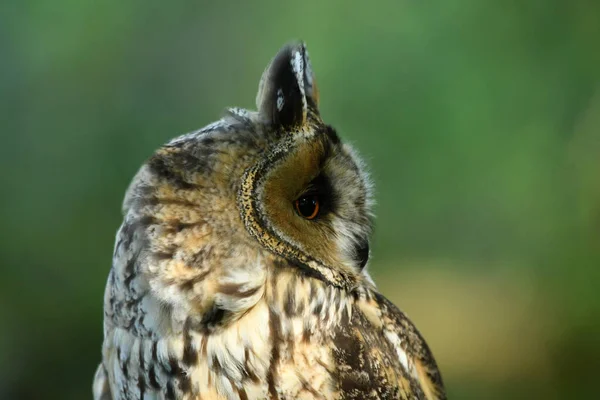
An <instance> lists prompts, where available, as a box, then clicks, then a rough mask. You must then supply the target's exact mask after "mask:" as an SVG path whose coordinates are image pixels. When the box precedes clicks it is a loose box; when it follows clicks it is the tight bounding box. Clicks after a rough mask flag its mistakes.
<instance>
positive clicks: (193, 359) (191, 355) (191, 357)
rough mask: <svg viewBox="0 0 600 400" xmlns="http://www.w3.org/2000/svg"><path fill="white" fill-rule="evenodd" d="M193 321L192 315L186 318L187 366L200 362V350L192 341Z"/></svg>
mask: <svg viewBox="0 0 600 400" xmlns="http://www.w3.org/2000/svg"><path fill="white" fill-rule="evenodd" d="M191 329H192V321H191V319H190V317H188V318H186V320H185V323H184V324H183V360H182V361H183V363H184V364H185V365H186V366H187V367H190V366H193V365H196V364H197V363H198V352H197V351H196V350H195V349H194V346H193V342H192V334H191V332H190V331H191Z"/></svg>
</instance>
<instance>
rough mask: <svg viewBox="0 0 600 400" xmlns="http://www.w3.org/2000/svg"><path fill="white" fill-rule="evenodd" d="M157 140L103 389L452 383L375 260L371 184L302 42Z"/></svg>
mask: <svg viewBox="0 0 600 400" xmlns="http://www.w3.org/2000/svg"><path fill="white" fill-rule="evenodd" d="M256 105H257V108H258V110H257V111H249V110H245V109H239V108H232V109H229V110H227V112H226V114H225V116H224V117H223V118H222V119H220V120H219V121H217V122H214V123H212V124H210V125H208V126H206V127H204V128H202V129H200V130H198V131H195V132H192V133H189V134H186V135H183V136H180V137H178V138H175V139H173V140H171V141H170V142H169V143H167V144H165V145H164V146H162V147H161V148H160V149H158V150H157V151H156V152H155V153H154V155H152V156H151V157H150V158H149V159H148V160H147V161H146V163H145V164H144V165H143V166H142V167H141V169H140V170H139V172H138V173H137V175H136V176H135V178H134V179H133V182H132V183H131V185H130V187H129V189H128V191H127V194H126V196H125V200H124V204H123V214H124V219H123V224H122V225H121V227H120V229H119V231H118V233H117V237H116V243H115V248H114V254H113V262H112V268H111V270H110V273H109V276H108V283H107V287H106V292H105V297H104V342H103V347H102V362H101V363H100V366H99V367H98V370H97V372H96V376H95V379H94V385H93V393H94V398H95V399H96V400H100V399H103V400H108V399H112V400H118V399H132V400H135V399H139V400H142V399H190V400H192V399H198V400H199V399H203V400H205V399H227V400H234V399H236V400H237V399H239V400H250V399H444V398H445V397H446V396H445V391H444V387H443V384H442V378H441V376H440V372H439V371H438V368H437V366H436V363H435V361H434V359H433V356H432V354H431V352H430V350H429V348H428V346H427V344H426V343H425V341H424V340H423V338H422V337H421V335H420V334H419V332H418V331H417V329H416V328H415V326H414V325H413V324H412V323H411V321H410V320H409V319H408V318H407V317H406V316H405V314H403V313H402V312H401V311H400V310H398V308H396V306H394V305H393V304H392V303H391V302H390V301H389V300H387V299H386V298H385V297H384V296H382V295H381V294H380V293H378V291H377V289H376V287H375V284H374V283H373V281H372V280H371V278H370V277H369V275H368V273H367V271H366V265H367V262H368V259H369V237H370V234H371V231H372V220H373V216H372V214H371V207H372V188H371V184H370V181H369V178H368V176H367V174H366V172H365V167H364V165H363V163H362V162H361V160H360V158H359V157H358V155H357V154H356V152H355V151H354V150H353V149H352V148H351V147H350V146H349V145H348V144H345V143H344V142H343V141H342V140H341V138H340V136H339V135H338V133H337V132H336V130H335V129H334V128H333V127H331V126H329V125H327V124H325V123H324V122H323V120H322V119H321V116H320V113H319V91H318V89H317V83H316V81H315V77H314V75H313V71H312V68H311V64H310V62H309V58H308V53H307V51H306V48H305V46H304V44H303V43H297V44H291V45H288V46H285V47H284V48H283V49H281V50H280V51H279V53H277V55H276V56H275V57H274V59H273V60H272V61H271V63H270V64H269V65H268V66H267V68H266V70H265V72H264V73H263V76H262V79H261V80H260V84H259V89H258V94H257V97H256Z"/></svg>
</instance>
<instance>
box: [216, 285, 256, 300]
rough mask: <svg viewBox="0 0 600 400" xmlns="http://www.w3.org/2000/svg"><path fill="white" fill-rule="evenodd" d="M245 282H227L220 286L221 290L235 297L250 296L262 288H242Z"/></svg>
mask: <svg viewBox="0 0 600 400" xmlns="http://www.w3.org/2000/svg"><path fill="white" fill-rule="evenodd" d="M244 285H245V284H243V283H242V284H237V283H226V284H222V285H221V286H219V292H221V293H223V294H226V295H228V296H233V297H239V298H242V297H249V296H252V295H253V294H255V293H256V292H258V291H259V290H260V286H256V287H253V288H250V289H246V290H242V288H243V287H244Z"/></svg>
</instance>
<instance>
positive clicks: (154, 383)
mask: <svg viewBox="0 0 600 400" xmlns="http://www.w3.org/2000/svg"><path fill="white" fill-rule="evenodd" d="M155 368H156V367H155V365H154V364H152V365H150V369H149V370H148V380H149V381H150V386H151V387H152V388H153V389H160V384H159V383H158V379H156V369H155Z"/></svg>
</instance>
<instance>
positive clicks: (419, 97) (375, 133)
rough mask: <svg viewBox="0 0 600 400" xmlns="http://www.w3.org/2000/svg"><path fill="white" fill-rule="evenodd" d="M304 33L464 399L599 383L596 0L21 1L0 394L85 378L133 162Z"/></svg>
mask: <svg viewBox="0 0 600 400" xmlns="http://www.w3.org/2000/svg"><path fill="white" fill-rule="evenodd" d="M295 38H302V39H304V40H306V41H307V43H308V46H309V50H310V54H311V58H312V61H313V67H314V69H315V71H316V74H317V78H318V81H319V84H320V89H321V100H322V115H323V116H324V118H325V119H326V121H327V122H329V123H331V124H333V125H334V126H336V127H337V128H338V131H339V132H340V134H341V135H342V136H343V137H344V138H345V139H347V140H349V141H351V142H353V143H354V144H355V145H356V146H357V147H358V149H360V151H361V152H362V154H363V155H364V156H365V158H366V160H367V162H368V164H369V165H370V167H371V169H372V175H373V178H374V180H375V183H376V186H377V199H378V206H377V209H376V212H377V215H378V220H377V227H376V234H375V237H374V241H373V246H372V249H373V259H372V262H371V267H370V268H371V272H372V274H373V275H374V277H375V279H376V281H377V282H379V285H380V287H381V289H382V290H383V292H384V293H385V294H386V295H388V296H389V297H391V298H392V299H393V300H394V302H396V303H397V304H398V305H399V306H400V307H401V308H402V309H404V310H405V311H406V312H407V313H408V314H409V315H410V316H411V317H412V318H413V320H414V321H415V322H416V324H417V325H418V326H419V327H420V329H421V331H422V332H423V334H424V335H425V336H426V337H427V339H428V340H429V342H430V344H431V347H432V348H433V350H434V352H435V354H436V357H437V359H438V362H439V364H440V366H441V368H442V371H443V374H444V378H445V381H446V385H447V388H448V392H449V394H450V396H451V398H453V399H506V398H523V399H538V398H544V399H560V398H562V399H567V398H568V399H575V398H577V399H583V398H591V397H593V396H594V394H596V395H597V392H598V389H597V388H598V378H597V374H598V372H599V371H600V293H599V288H598V286H599V281H600V132H599V130H600V51H599V49H600V44H599V43H600V3H598V2H597V1H592V0H589V1H579V0H572V1H567V0H529V1H520V0H519V1H517V0H508V1H500V0H497V1H486V0H457V1H450V2H449V1H414V0H393V1H380V2H354V3H351V2H348V1H342V0H338V1H327V2H322V1H316V0H305V1H297V2H279V1H271V2H262V1H246V2H242V1H239V2H230V1H224V2H220V3H217V2H208V1H207V2H202V1H182V2H173V3H168V2H164V1H156V0H145V1H127V2H122V1H116V0H108V1H102V2H92V1H73V0H57V1H43V0H27V1H7V2H6V1H5V2H2V3H1V5H0V116H1V118H0V119H1V121H0V122H1V135H2V136H1V142H0V163H1V164H0V167H1V168H0V177H1V185H0V188H1V189H0V221H1V227H2V229H1V230H0V232H1V233H0V235H1V240H0V265H1V268H2V269H1V272H2V274H1V278H0V398H2V399H84V398H91V382H92V376H93V374H94V371H95V368H96V365H97V363H98V362H99V360H100V346H101V341H102V296H103V290H104V283H105V279H106V276H107V273H108V270H109V268H110V263H111V253H112V246H113V240H114V233H115V231H116V229H117V227H118V226H119V224H120V221H121V215H120V206H121V201H122V198H123V194H124V191H125V189H126V187H127V185H128V183H129V180H130V179H131V178H132V176H133V175H134V173H135V172H136V170H137V168H138V167H139V166H140V165H141V163H142V162H143V161H144V159H145V158H147V157H148V156H149V155H150V154H151V153H152V151H153V150H154V149H156V148H157V147H158V146H159V145H160V144H162V143H163V142H165V141H167V140H169V139H170V138H172V137H174V136H177V135H179V134H182V133H185V132H187V131H191V130H194V129H197V128H200V127H202V126H204V125H206V124H208V123H209V122H211V121H213V120H215V119H217V118H218V117H219V116H220V115H221V113H222V111H223V109H224V108H225V107H226V106H232V105H237V106H243V107H249V108H253V107H254V96H255V92H256V88H257V84H258V79H259V77H260V75H261V73H262V70H263V68H264V67H265V65H266V64H267V62H268V61H269V59H270V58H271V57H272V56H273V55H274V54H275V52H276V51H277V50H278V49H279V48H280V46H281V45H283V44H284V43H285V42H288V41H289V40H291V39H295Z"/></svg>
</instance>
